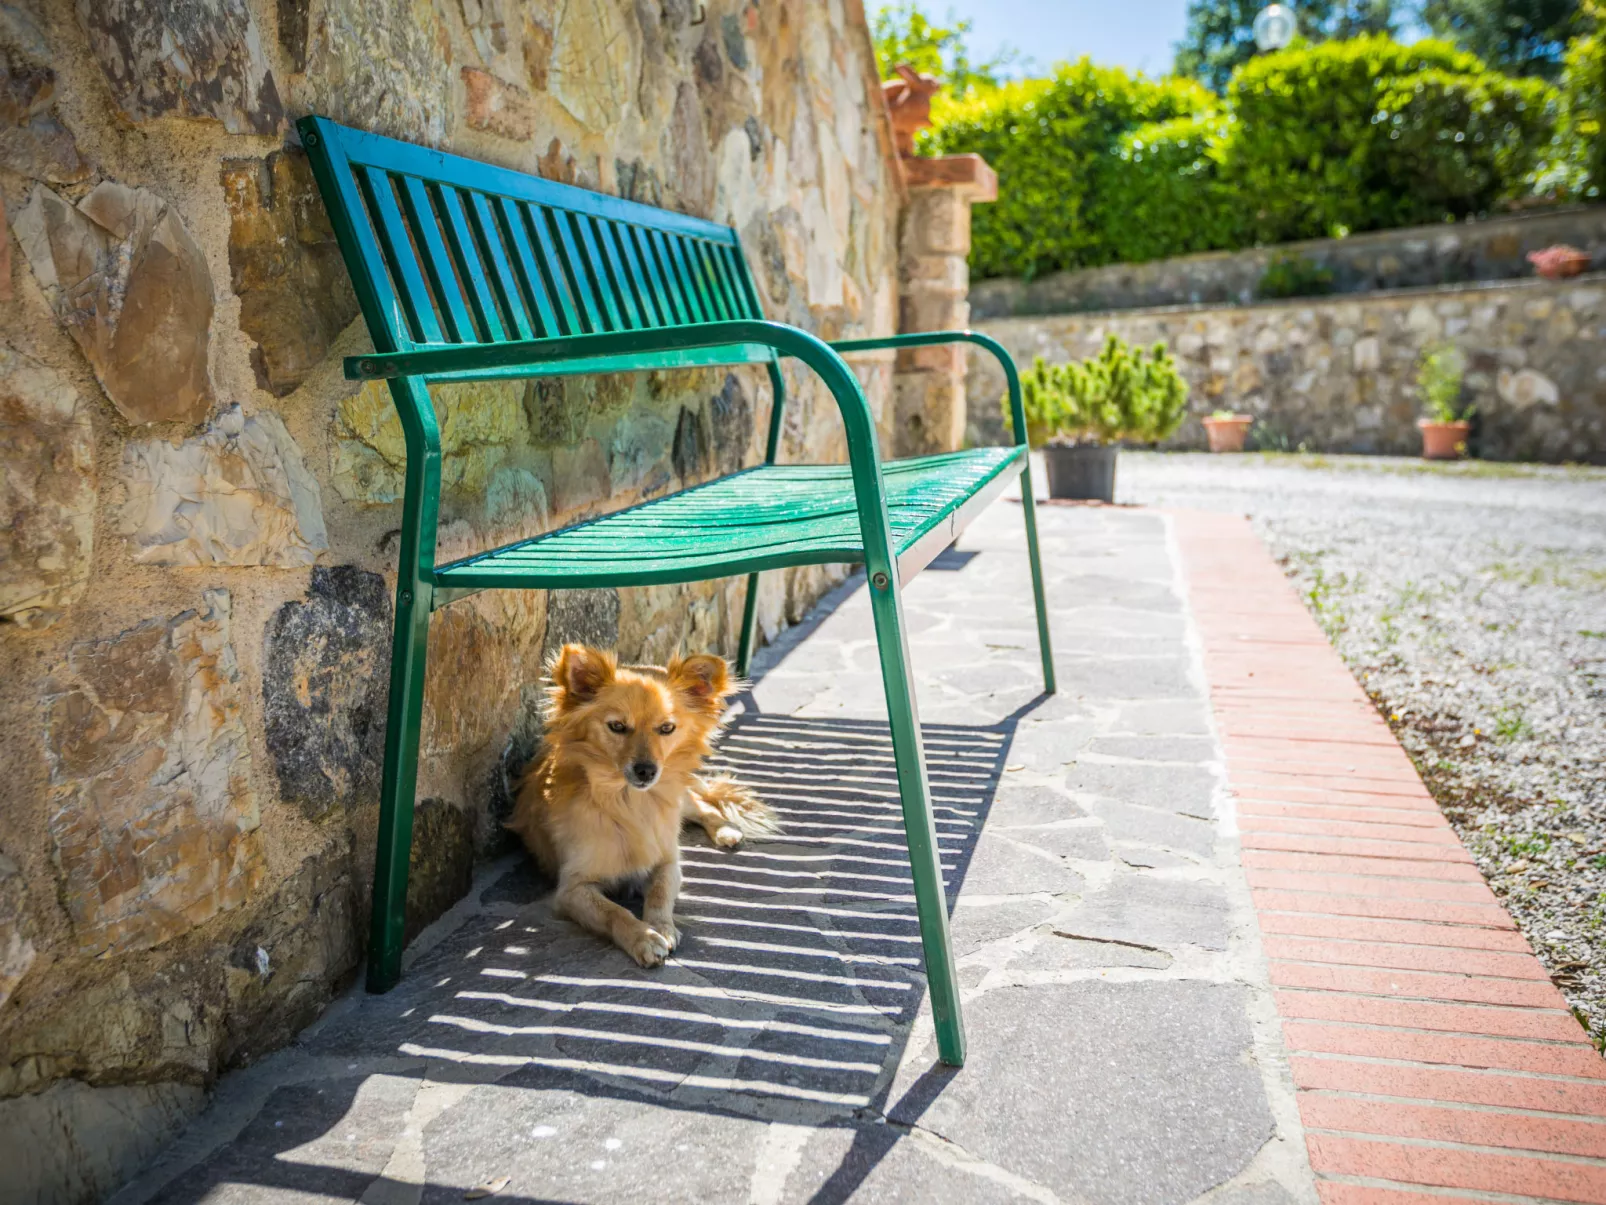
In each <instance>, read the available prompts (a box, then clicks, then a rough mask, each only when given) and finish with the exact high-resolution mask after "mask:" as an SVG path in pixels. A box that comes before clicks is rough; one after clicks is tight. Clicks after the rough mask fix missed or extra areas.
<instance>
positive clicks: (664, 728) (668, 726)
mask: <svg viewBox="0 0 1606 1205" xmlns="http://www.w3.org/2000/svg"><path fill="white" fill-rule="evenodd" d="M674 730H675V725H674V722H673V721H672V720H671V721H665V722H664V723H662V724H659V725H658V735H659V736H668V735H669V734H670V733H671V732H673V731H674Z"/></svg>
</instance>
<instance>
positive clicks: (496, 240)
mask: <svg viewBox="0 0 1606 1205" xmlns="http://www.w3.org/2000/svg"><path fill="white" fill-rule="evenodd" d="M468 216H469V222H470V223H471V224H472V226H473V228H474V239H475V242H476V243H477V244H478V245H479V248H480V254H481V255H483V256H484V257H485V262H486V263H487V264H488V265H489V267H490V271H489V272H487V273H486V279H487V280H488V281H489V282H490V285H491V289H492V291H493V292H494V293H495V294H496V300H497V304H498V306H499V308H500V309H501V311H502V313H503V314H504V315H506V316H507V319H508V320H509V321H510V322H511V323H512V331H513V332H515V333H510V334H509V336H508V337H509V338H510V339H533V338H535V337H536V333H535V328H534V327H533V326H531V325H530V315H529V314H528V313H527V312H526V311H525V309H524V298H523V297H522V296H521V295H520V293H519V286H518V284H517V282H516V281H515V280H514V279H513V269H512V268H511V267H510V266H509V264H508V262H507V249H506V248H505V247H503V246H502V235H501V232H500V231H499V230H498V229H497V226H496V216H495V215H494V214H492V213H491V203H490V201H489V200H487V199H486V196H485V194H484V193H482V192H471V193H469V194H468Z"/></svg>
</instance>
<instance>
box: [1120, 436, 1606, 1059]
mask: <svg viewBox="0 0 1606 1205" xmlns="http://www.w3.org/2000/svg"><path fill="white" fill-rule="evenodd" d="M1118 481H1119V487H1118V495H1117V497H1118V500H1119V501H1121V502H1136V503H1142V504H1144V505H1150V506H1172V507H1187V508H1193V509H1200V510H1218V511H1234V512H1238V513H1242V514H1247V515H1249V516H1250V517H1251V518H1252V520H1253V521H1254V525H1255V528H1256V530H1257V531H1259V532H1260V534H1261V536H1262V537H1263V538H1264V539H1265V540H1266V541H1267V543H1268V544H1269V545H1270V547H1271V549H1272V551H1273V553H1274V554H1275V555H1276V556H1277V558H1278V559H1279V561H1281V563H1282V564H1283V566H1284V568H1285V569H1286V570H1287V571H1288V574H1289V576H1290V577H1291V578H1292V579H1293V580H1294V582H1295V583H1296V584H1297V585H1298V588H1299V590H1300V592H1301V594H1303V595H1304V597H1305V600H1306V602H1307V603H1308V605H1309V606H1310V608H1311V610H1312V612H1314V613H1315V615H1316V618H1317V619H1318V620H1319V621H1320V622H1321V625H1322V627H1323V628H1325V629H1326V631H1327V634H1328V637H1329V638H1330V639H1331V640H1332V642H1333V644H1334V647H1336V648H1337V649H1338V652H1339V654H1340V655H1341V656H1342V657H1343V658H1344V660H1345V661H1346V662H1347V663H1348V664H1349V666H1350V669H1351V670H1352V671H1353V672H1354V673H1355V675H1356V677H1357V678H1359V679H1360V681H1361V682H1362V684H1363V685H1364V686H1365V688H1366V690H1367V692H1368V693H1369V694H1370V695H1371V696H1372V699H1373V701H1374V702H1375V703H1376V704H1377V706H1378V709H1379V710H1380V711H1381V712H1382V713H1383V714H1384V715H1385V716H1386V717H1387V718H1388V721H1389V724H1390V726H1391V727H1392V728H1393V729H1394V732H1395V734H1396V735H1397V736H1398V737H1399V739H1400V742H1401V743H1402V744H1403V745H1404V746H1405V748H1406V750H1407V751H1408V752H1409V753H1410V755H1411V758H1412V760H1414V761H1415V762H1416V766H1417V769H1418V770H1419V771H1420V772H1421V774H1422V777H1423V778H1424V780H1426V782H1427V784H1428V787H1429V789H1430V790H1432V792H1433V794H1434V796H1435V797H1436V798H1437V799H1438V801H1439V804H1440V806H1441V807H1442V808H1443V809H1444V812H1445V815H1446V816H1448V817H1449V819H1450V822H1451V823H1452V824H1453V825H1454V826H1455V828H1456V831H1457V832H1459V833H1460V834H1461V839H1462V840H1463V841H1464V842H1465V843H1466V845H1467V847H1468V849H1470V850H1471V851H1472V854H1473V856H1474V857H1475V858H1476V859H1477V862H1478V865H1479V867H1480V868H1481V869H1482V870H1483V873H1484V875H1485V876H1486V877H1487V878H1488V880H1489V884H1490V886H1491V887H1493V888H1494V891H1495V893H1496V894H1497V895H1499V896H1500V898H1501V899H1502V900H1503V901H1504V902H1505V904H1506V906H1507V907H1508V908H1509V909H1510V910H1511V912H1512V915H1513V916H1515V917H1516V919H1517V923H1518V924H1519V925H1520V926H1521V927H1522V930H1523V932H1524V933H1525V934H1527V937H1528V940H1529V941H1530V942H1531V943H1532V944H1533V946H1534V949H1535V950H1536V951H1537V952H1538V954H1539V957H1540V959H1541V960H1542V961H1543V962H1544V964H1545V966H1546V968H1547V969H1548V970H1549V971H1550V973H1551V976H1552V978H1553V979H1554V980H1555V981H1556V983H1557V985H1558V986H1559V987H1560V988H1561V990H1562V991H1563V993H1564V994H1565V995H1566V997H1567V999H1568V1001H1569V1002H1570V1003H1571V1004H1572V1006H1573V1009H1574V1011H1575V1012H1576V1013H1577V1014H1578V1017H1579V1019H1580V1020H1581V1021H1582V1022H1583V1023H1584V1025H1585V1026H1586V1027H1587V1028H1588V1029H1589V1032H1590V1035H1591V1037H1592V1038H1593V1039H1594V1041H1595V1043H1596V1045H1597V1046H1602V1047H1606V470H1603V469H1583V468H1552V467H1548V466H1534V465H1504V464H1490V463H1482V462H1468V463H1464V464H1455V465H1430V464H1427V463H1425V462H1421V461H1410V460H1397V459H1383V458H1376V457H1358V456H1312V455H1277V454H1249V455H1244V456H1216V457H1211V456H1205V455H1160V454H1156V453H1143V452H1137V453H1134V452H1122V453H1121V461H1120V469H1119V475H1118Z"/></svg>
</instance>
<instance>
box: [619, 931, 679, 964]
mask: <svg viewBox="0 0 1606 1205" xmlns="http://www.w3.org/2000/svg"><path fill="white" fill-rule="evenodd" d="M670 928H671V929H673V928H674V926H672V925H671V926H670ZM674 948H675V943H674V942H673V941H672V940H670V939H669V938H667V937H665V936H664V935H663V934H662V933H660V932H658V930H657V929H653V928H650V927H649V926H647V925H642V926H641V928H639V929H637V930H636V932H635V933H634V934H633V935H632V936H631V937H630V939H629V940H628V941H627V942H625V945H624V949H625V953H626V954H629V955H630V957H632V958H634V959H635V960H636V961H637V962H639V963H640V964H641V965H642V966H644V967H655V966H659V965H661V964H662V963H663V961H664V959H666V958H668V957H669V951H670V950H672V949H674Z"/></svg>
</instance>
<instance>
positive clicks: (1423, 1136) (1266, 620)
mask: <svg viewBox="0 0 1606 1205" xmlns="http://www.w3.org/2000/svg"><path fill="white" fill-rule="evenodd" d="M1175 524H1176V531H1177V536H1178V542H1179V545H1180V548H1181V552H1182V560H1183V563H1184V566H1185V569H1186V573H1187V581H1188V592H1189V600H1190V603H1191V610H1192V613H1193V615H1194V617H1195V619H1196V621H1197V623H1198V627H1199V633H1200V637H1201V640H1202V642H1203V649H1204V657H1205V668H1206V673H1207V675H1208V677H1209V682H1210V693H1211V700H1212V704H1213V708H1214V711H1215V714H1216V721H1217V727H1218V730H1219V731H1220V732H1221V733H1222V734H1223V741H1224V745H1225V750H1224V751H1225V754H1226V766H1227V774H1228V782H1229V785H1230V786H1231V787H1232V788H1233V790H1234V792H1235V793H1236V794H1237V795H1238V796H1240V798H1239V799H1238V802H1237V809H1238V813H1239V817H1240V820H1239V828H1240V831H1241V834H1242V838H1241V839H1242V844H1243V847H1244V863H1245V865H1246V867H1247V874H1248V879H1249V883H1250V886H1251V887H1252V888H1253V890H1254V902H1255V905H1256V908H1257V910H1258V913H1259V919H1260V929H1261V932H1262V934H1263V936H1264V947H1265V950H1266V953H1267V955H1268V956H1269V958H1270V967H1271V977H1272V982H1273V983H1274V984H1275V985H1276V987H1277V991H1276V1003H1277V1010H1278V1012H1279V1013H1280V1015H1281V1016H1282V1017H1283V1036H1284V1040H1285V1042H1286V1043H1287V1046H1288V1049H1289V1052H1290V1056H1291V1064H1292V1068H1293V1073H1294V1080H1295V1082H1296V1084H1297V1085H1298V1087H1299V1109H1300V1115H1301V1117H1302V1118H1303V1120H1304V1123H1305V1126H1306V1134H1307V1139H1308V1143H1309V1149H1310V1161H1311V1166H1312V1167H1313V1168H1314V1170H1315V1172H1316V1175H1317V1177H1318V1190H1319V1192H1320V1194H1321V1198H1322V1200H1323V1202H1325V1203H1326V1205H1426V1203H1427V1202H1430V1201H1431V1202H1433V1203H1434V1205H1443V1203H1444V1202H1447V1201H1456V1200H1483V1201H1488V1200H1502V1201H1513V1200H1524V1201H1530V1200H1531V1201H1576V1202H1600V1201H1606V1061H1603V1060H1602V1059H1601V1057H1600V1056H1599V1055H1598V1054H1597V1053H1596V1051H1595V1049H1594V1047H1593V1046H1591V1045H1590V1043H1589V1041H1588V1038H1587V1035H1586V1034H1585V1032H1584V1030H1583V1028H1582V1027H1581V1026H1580V1025H1579V1024H1578V1022H1577V1021H1576V1020H1575V1019H1574V1018H1573V1016H1572V1015H1571V1014H1570V1013H1569V1012H1568V1011H1567V1005H1566V1001H1565V1000H1564V999H1563V998H1562V995H1561V993H1560V992H1559V991H1557V990H1556V988H1555V987H1554V986H1553V985H1552V984H1551V982H1550V980H1549V978H1548V976H1547V975H1546V973H1545V971H1544V968H1543V967H1542V966H1541V965H1540V963H1539V960H1538V959H1537V958H1536V957H1534V955H1533V953H1532V952H1531V951H1530V949H1529V947H1528V943H1527V941H1526V940H1525V939H1524V938H1523V936H1522V935H1521V934H1520V933H1518V932H1517V931H1516V928H1515V926H1514V925H1513V923H1512V921H1511V918H1510V917H1509V916H1508V915H1507V913H1506V911H1505V909H1504V908H1503V907H1501V906H1500V903H1499V901H1498V900H1497V899H1496V898H1495V896H1494V893H1493V892H1491V891H1490V890H1489V888H1488V886H1487V885H1485V883H1484V881H1483V877H1482V876H1481V875H1480V874H1479V873H1478V871H1477V869H1476V868H1475V867H1474V866H1473V865H1472V864H1471V858H1470V857H1469V856H1468V855H1467V853H1466V851H1465V849H1463V848H1462V846H1461V843H1460V841H1459V840H1458V839H1457V837H1456V835H1455V833H1454V832H1453V831H1452V830H1451V828H1450V825H1449V822H1448V821H1447V820H1446V819H1445V818H1444V816H1443V815H1442V814H1441V813H1440V811H1439V810H1438V807H1437V806H1436V805H1435V804H1434V803H1433V800H1432V797H1431V796H1430V795H1429V794H1428V792H1427V790H1426V788H1424V787H1423V786H1422V783H1421V781H1420V779H1419V778H1418V777H1417V774H1416V771H1415V769H1414V767H1413V766H1412V765H1411V762H1410V759H1409V758H1408V757H1407V756H1406V754H1405V752H1404V751H1403V750H1402V749H1401V748H1400V747H1399V745H1398V744H1397V743H1396V742H1395V740H1394V737H1393V735H1392V733H1391V732H1390V731H1389V728H1388V726H1387V724H1385V723H1384V721H1383V719H1382V717H1381V716H1379V715H1378V714H1377V712H1376V710H1375V709H1374V708H1373V706H1372V705H1371V703H1370V701H1369V700H1368V699H1367V697H1366V695H1365V694H1364V692H1363V691H1362V690H1361V688H1360V687H1359V686H1358V685H1357V684H1356V682H1355V680H1354V678H1353V677H1352V676H1351V675H1350V673H1349V671H1348V669H1346V668H1345V666H1344V664H1343V662H1342V661H1341V660H1340V659H1339V657H1338V655H1337V654H1336V653H1335V652H1334V651H1333V650H1332V648H1331V647H1329V645H1328V643H1327V641H1326V640H1325V639H1324V638H1323V637H1322V635H1321V632H1320V629H1318V628H1317V626H1316V623H1315V621H1314V620H1313V619H1312V618H1311V616H1310V614H1309V612H1308V611H1307V610H1306V609H1305V607H1304V605H1303V604H1302V603H1301V602H1300V600H1299V599H1298V597H1297V596H1296V595H1295V593H1294V591H1293V589H1292V588H1291V586H1290V585H1289V583H1288V581H1287V579H1286V578H1285V577H1284V576H1283V574H1282V572H1281V570H1279V569H1278V567H1277V566H1276V564H1275V563H1274V562H1273V561H1272V559H1271V557H1270V555H1269V554H1268V553H1267V551H1266V549H1265V548H1264V546H1263V545H1262V544H1261V542H1260V540H1259V539H1258V538H1257V537H1256V536H1255V534H1254V532H1253V531H1252V530H1251V529H1250V527H1249V524H1248V523H1247V522H1246V521H1245V520H1242V519H1239V518H1236V517H1229V516H1220V515H1206V514H1189V513H1182V514H1179V515H1177V516H1176V519H1175Z"/></svg>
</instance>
